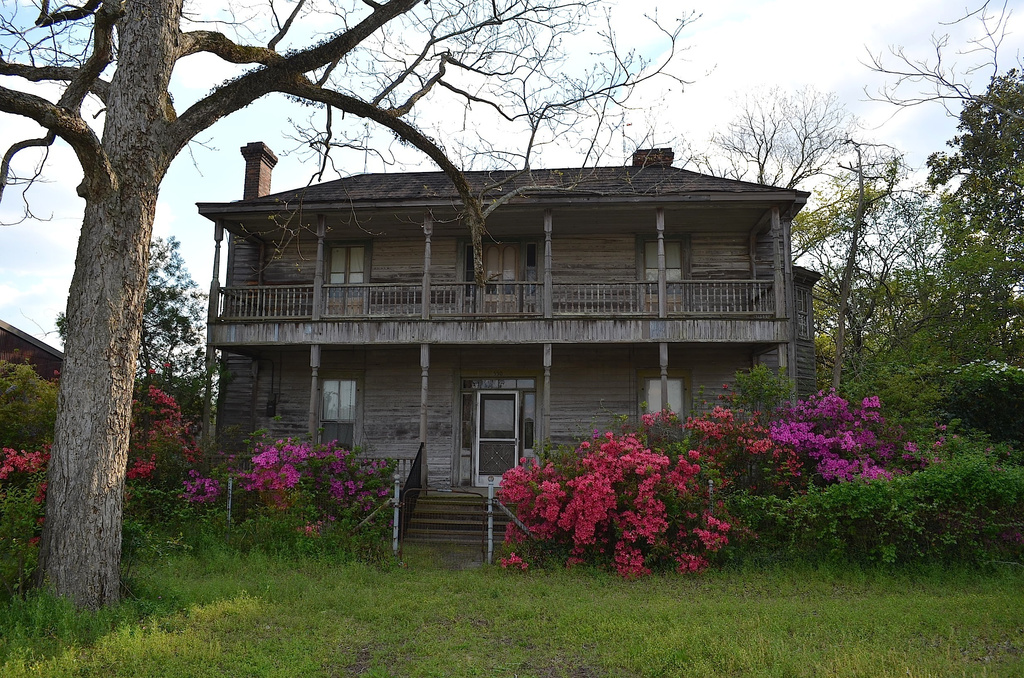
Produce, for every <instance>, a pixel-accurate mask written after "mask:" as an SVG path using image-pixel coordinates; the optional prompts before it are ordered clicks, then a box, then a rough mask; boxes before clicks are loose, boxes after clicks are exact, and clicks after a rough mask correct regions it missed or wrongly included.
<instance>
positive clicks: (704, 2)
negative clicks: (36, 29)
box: [0, 0, 1024, 345]
mask: <svg viewBox="0 0 1024 678" xmlns="http://www.w3.org/2000/svg"><path fill="white" fill-rule="evenodd" d="M980 1H981V0H976V2H974V3H969V7H972V8H973V7H976V6H977V3H978V2H980ZM615 2H616V13H615V14H614V15H613V22H614V25H615V26H616V28H617V29H618V31H619V33H620V40H621V42H622V43H623V44H642V42H643V41H644V40H645V36H646V35H648V32H647V29H646V28H645V25H644V23H643V22H642V21H641V17H642V15H643V14H644V13H648V14H653V13H654V12H657V13H658V15H659V17H660V18H663V19H664V18H666V17H669V16H676V15H678V14H679V13H680V11H682V10H683V9H692V10H695V11H696V12H697V13H698V14H700V15H701V16H700V18H699V19H698V20H696V21H695V22H694V23H693V24H692V25H691V26H690V27H689V28H687V29H686V30H685V32H684V33H683V43H684V44H685V45H686V46H688V51H687V52H686V54H685V57H684V59H683V60H681V61H679V62H678V63H677V64H676V66H675V67H674V68H675V72H676V73H678V74H679V75H680V76H681V77H682V78H684V79H686V80H687V81H690V82H692V84H690V85H688V86H687V87H686V88H685V90H684V91H680V88H679V87H678V86H675V87H673V88H672V90H671V91H660V90H659V91H657V92H654V91H648V92H647V96H648V97H655V98H660V99H663V100H664V102H665V108H664V111H665V114H664V115H663V116H662V119H661V122H660V127H659V133H660V134H662V136H664V137H665V138H663V139H662V138H655V139H653V141H654V142H655V143H656V144H664V143H670V142H671V141H672V140H673V138H676V139H678V138H682V139H685V140H686V141H687V142H688V143H689V144H690V145H691V146H693V147H697V148H701V147H704V146H706V145H707V140H708V137H709V135H710V133H711V132H712V131H713V130H715V129H720V128H721V127H722V126H723V125H724V123H725V122H727V121H728V120H729V119H730V118H731V117H732V116H733V112H734V111H735V102H736V100H737V98H739V97H742V96H743V94H744V93H745V92H748V91H751V90H753V89H755V88H757V87H771V86H779V87H781V88H783V89H784V90H790V91H792V90H796V89H799V88H801V87H804V86H807V85H811V86H813V87H815V88H817V89H818V90H819V91H825V92H828V91H834V92H836V93H837V94H838V96H839V97H840V98H841V100H842V101H843V103H844V104H845V105H846V107H847V108H848V109H849V110H850V111H851V112H853V113H854V114H856V115H857V116H858V118H859V119H860V120H861V122H862V124H863V126H864V128H865V132H864V134H865V136H867V137H869V138H873V139H874V140H876V141H879V142H884V143H888V144H891V145H893V146H896V147H897V148H899V149H901V150H903V151H904V152H905V153H907V157H908V160H909V161H910V162H911V163H912V164H915V165H918V166H920V165H923V163H924V161H925V159H926V158H927V156H928V154H929V153H931V152H934V151H937V150H941V149H942V148H943V147H944V144H945V142H946V140H948V139H949V138H950V137H951V136H952V134H953V131H954V129H955V125H956V121H955V120H954V119H951V118H949V117H948V116H947V115H946V114H945V112H944V111H943V110H942V109H941V108H940V107H938V106H924V107H918V108H914V109H910V110H904V111H897V110H895V109H894V108H893V107H892V106H890V105H887V104H883V103H878V102H872V101H869V100H867V97H866V95H865V93H864V90H865V87H866V88H867V89H868V90H869V91H876V90H877V89H878V88H879V87H880V86H881V85H883V84H884V82H885V80H884V79H883V78H882V77H881V76H879V75H878V74H875V73H872V72H871V71H870V70H869V69H868V68H867V67H866V66H865V65H864V62H865V61H867V56H868V51H869V50H870V51H871V52H874V53H885V52H887V51H888V49H889V47H890V46H896V45H901V46H904V47H905V48H906V50H907V53H908V54H912V55H915V56H918V57H920V58H921V59H925V58H928V57H929V56H931V57H934V51H933V48H932V46H931V44H930V40H931V38H932V35H933V34H938V35H941V34H944V33H950V34H951V39H950V48H949V50H947V57H948V58H951V59H954V58H955V60H956V61H958V62H959V63H960V64H961V65H962V66H963V67H966V66H968V65H970V64H972V63H974V61H976V60H977V59H978V58H979V57H978V56H977V55H957V53H956V52H957V48H963V47H965V46H966V45H967V44H968V43H967V41H968V40H969V38H971V37H972V36H974V35H977V34H978V33H979V31H980V27H979V25H978V24H977V23H976V22H965V23H961V24H953V25H944V23H943V22H950V21H953V20H955V19H956V18H958V17H960V16H962V15H963V14H964V11H965V0H862V1H861V2H859V3H856V4H852V3H838V2H828V1H822V0H692V1H688V0H615ZM1021 4H1024V0H1011V1H1010V2H1009V7H1010V9H1011V10H1013V9H1014V8H1015V7H1016V6H1017V5H1021ZM1022 9H1024V7H1022ZM1015 29H1016V30H1017V31H1019V32H1020V33H1019V34H1018V33H1016V32H1014V31H1015ZM1010 32H1011V34H1010V35H1009V36H1008V37H1007V38H1006V41H1005V42H1004V44H1003V46H1002V53H1003V57H1002V59H1003V62H1004V63H1010V62H1013V61H1015V60H1016V59H1017V57H1018V54H1019V49H1020V47H1021V46H1022V45H1024V41H1022V39H1021V38H1020V35H1024V12H1021V13H1019V15H1014V16H1012V17H1011V19H1010ZM229 74H230V73H229V70H228V69H223V70H220V69H218V68H217V67H216V64H213V63H211V62H209V61H200V60H194V61H193V62H192V63H187V62H186V63H185V64H184V65H183V66H181V67H179V70H178V71H176V78H178V79H179V80H181V81H182V82H185V83H188V82H191V81H192V79H193V78H194V79H195V84H196V87H195V89H192V90H187V89H183V90H181V92H180V93H179V99H178V103H179V108H180V107H181V104H182V103H185V100H186V99H188V98H189V97H190V96H191V97H198V96H200V95H201V94H202V93H203V92H205V91H206V90H207V89H208V87H209V85H210V84H211V81H210V80H206V81H203V82H201V80H202V77H203V76H207V77H209V76H213V80H212V83H216V82H217V81H218V80H217V78H218V77H221V76H222V77H221V79H223V77H227V75H229ZM981 81H982V82H983V81H984V80H983V79H982V80H981ZM3 84H4V85H10V84H13V83H7V82H4V83H3ZM662 87H665V88H666V89H667V88H668V83H667V82H666V83H663V85H662ZM294 114H295V113H294V111H289V109H287V108H285V107H283V106H282V105H280V103H273V102H267V103H257V104H255V105H253V106H251V107H249V108H248V109H246V110H244V111H242V112H241V113H240V114H237V115H235V116H233V117H231V118H230V119H228V120H226V121H222V122H221V123H218V125H217V126H215V127H213V128H212V129H211V130H210V131H209V133H207V134H205V135H204V136H203V137H202V139H203V140H204V141H206V144H205V146H198V145H195V146H193V148H192V149H191V151H192V152H191V153H188V152H186V153H184V154H182V156H180V157H179V158H178V159H177V160H176V161H175V162H174V164H173V165H172V167H171V170H170V172H169V174H168V176H167V179H166V180H165V182H164V185H163V188H162V191H161V195H160V201H159V205H158V210H157V220H156V224H155V234H156V235H159V236H163V237H167V236H171V235H173V236H175V237H177V238H178V239H179V240H180V241H181V242H182V251H183V253H184V255H185V258H186V261H187V264H188V267H189V270H190V271H191V273H192V277H193V278H194V279H195V280H196V281H197V282H198V283H199V284H200V285H201V286H202V287H204V288H205V287H206V286H207V285H208V284H209V276H210V270H211V266H212V255H213V239H212V225H211V223H210V222H208V221H207V220H206V219H203V218H201V217H199V216H198V214H197V213H196V208H195V203H196V202H210V201H213V202H217V201H227V200H234V199H237V198H240V197H241V190H242V188H241V185H242V169H243V165H242V159H241V156H240V155H239V152H238V149H239V148H240V147H241V146H242V145H244V144H245V143H247V142H249V141H256V140H262V141H265V142H266V143H267V144H268V145H269V146H270V147H271V148H273V149H274V150H275V151H278V152H279V154H280V151H283V150H284V149H287V148H290V147H292V146H293V145H294V142H292V141H289V140H287V139H286V138H285V137H284V136H283V135H285V134H287V132H288V129H289V127H288V125H287V122H286V120H285V118H286V117H287V116H288V115H294ZM34 133H35V130H34V129H33V126H32V125H31V124H27V123H23V122H21V121H19V120H18V119H16V118H13V117H10V116H4V115H0V146H2V147H3V148H4V149H6V148H7V146H8V145H9V143H10V141H12V140H15V139H17V138H24V137H26V136H31V135H34ZM352 160H353V161H354V164H355V165H356V166H354V167H349V168H346V169H347V170H348V171H353V172H355V171H361V170H362V162H361V161H360V160H359V159H356V158H353V159H352ZM609 160H611V159H609ZM615 160H616V161H618V160H619V158H616V159H615ZM312 171H313V168H312V167H310V166H308V165H303V164H302V162H301V161H300V159H299V158H298V157H297V156H294V155H289V156H285V155H282V157H281V162H280V164H279V165H278V166H277V168H276V170H275V172H274V189H275V190H283V189H286V188H290V187H293V186H297V185H302V184H305V183H306V182H307V180H308V178H309V176H310V174H311V173H312ZM43 176H44V177H45V178H46V179H47V183H45V184H43V185H40V186H38V187H37V188H36V189H34V193H33V194H31V195H32V200H31V206H32V210H33V212H34V214H35V216H36V217H38V218H37V219H29V220H25V221H22V222H21V223H18V224H15V225H3V226H0V319H3V320H5V321H7V322H9V323H12V324H14V325H16V326H18V327H20V328H22V329H23V330H25V331H26V332H29V333H31V334H34V335H36V336H38V337H40V338H43V339H44V340H47V341H50V342H51V343H54V344H57V345H59V340H58V338H57V337H56V333H55V332H54V319H55V318H56V316H57V314H58V313H59V312H61V311H63V309H64V305H65V302H66V297H67V289H68V285H69V283H70V280H71V274H72V271H73V266H74V259H75V247H76V242H77V237H78V227H79V223H80V219H81V210H82V204H83V203H82V200H81V199H79V198H78V197H77V196H76V194H75V192H74V188H75V186H76V184H77V183H78V181H79V178H80V176H81V175H80V172H79V171H78V170H77V167H76V162H75V159H74V157H73V155H72V154H71V153H70V151H69V150H68V149H67V148H66V147H56V148H54V149H53V150H52V152H51V153H50V161H49V163H48V165H47V167H46V169H45V172H44V175H43ZM22 207H23V206H22V204H21V202H20V198H19V196H18V195H17V194H16V193H14V192H10V191H9V195H8V196H6V197H5V199H4V204H3V205H0V222H3V223H4V224H9V223H10V222H12V221H16V220H17V217H18V216H19V215H20V214H21V213H22Z"/></svg>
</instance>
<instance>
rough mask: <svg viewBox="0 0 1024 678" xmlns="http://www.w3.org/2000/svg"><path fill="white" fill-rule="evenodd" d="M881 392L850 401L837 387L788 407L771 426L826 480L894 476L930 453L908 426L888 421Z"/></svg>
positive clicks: (776, 440)
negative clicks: (906, 431)
mask: <svg viewBox="0 0 1024 678" xmlns="http://www.w3.org/2000/svg"><path fill="white" fill-rule="evenodd" d="M881 405H882V404H881V402H880V401H879V399H878V397H877V396H873V397H869V398H864V399H863V401H862V402H861V403H860V405H851V404H850V403H849V402H847V401H846V400H845V399H844V398H842V397H840V396H839V395H837V394H836V393H835V392H834V391H832V392H829V393H825V392H821V393H818V394H817V395H814V396H811V397H810V398H808V399H807V400H802V401H800V402H798V403H797V404H796V405H793V406H792V407H790V408H787V409H784V410H783V411H782V412H781V413H780V415H779V418H778V419H776V420H775V421H772V422H771V424H770V426H769V430H770V433H769V436H770V439H771V441H772V443H773V444H775V445H780V446H784V447H787V448H789V449H791V450H793V451H794V452H795V454H796V455H797V456H798V457H799V458H800V459H802V460H805V463H806V465H807V466H808V467H810V468H812V469H813V470H814V472H815V473H816V474H817V477H818V478H820V480H821V481H823V482H824V483H825V484H828V483H833V482H844V481H850V480H854V479H856V478H861V479H864V480H876V479H884V480H890V479H891V478H892V477H893V475H894V474H899V473H903V472H905V471H908V470H912V469H916V468H921V467H922V466H923V465H925V463H926V462H927V459H926V458H925V457H923V456H921V454H920V453H919V451H918V448H917V445H916V444H915V443H913V442H912V441H906V440H904V439H903V431H902V429H900V428H898V427H893V426H889V425H887V424H886V422H885V419H884V418H883V417H882V414H881V411H880V409H881Z"/></svg>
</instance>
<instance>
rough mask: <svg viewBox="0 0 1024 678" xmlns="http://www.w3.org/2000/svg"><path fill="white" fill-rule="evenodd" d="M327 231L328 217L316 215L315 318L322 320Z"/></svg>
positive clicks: (315, 319)
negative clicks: (325, 238) (325, 236)
mask: <svg viewBox="0 0 1024 678" xmlns="http://www.w3.org/2000/svg"><path fill="white" fill-rule="evenodd" d="M326 232H327V217H325V216H324V215H323V214H318V215H316V267H315V268H314V269H313V320H314V322H315V321H317V320H320V313H321V311H322V309H323V307H324V234H325V233H326Z"/></svg>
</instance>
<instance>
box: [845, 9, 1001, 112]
mask: <svg viewBox="0 0 1024 678" xmlns="http://www.w3.org/2000/svg"><path fill="white" fill-rule="evenodd" d="M990 4H991V3H990V1H986V2H984V3H982V4H981V6H979V7H978V8H976V9H974V10H965V13H964V14H963V15H962V16H960V17H959V18H957V19H955V20H954V21H951V22H946V23H944V24H943V25H953V24H958V23H963V22H966V21H968V20H974V21H977V22H978V23H979V24H980V34H979V35H978V36H977V37H975V38H971V39H970V40H968V43H967V47H966V48H964V49H962V50H959V51H958V52H957V54H959V55H971V56H972V57H977V58H976V60H975V63H974V64H973V65H970V66H968V67H966V68H964V69H963V70H962V71H961V70H958V69H957V64H956V63H955V62H954V63H948V62H947V59H946V55H947V52H948V51H949V49H950V39H951V38H950V35H949V34H948V33H946V34H942V35H933V36H932V39H931V43H932V50H933V52H934V54H932V55H931V56H930V57H923V58H919V57H915V56H912V55H910V54H908V53H907V51H906V49H905V48H904V47H902V46H899V45H895V46H891V47H889V50H888V52H889V56H890V57H892V59H894V61H895V64H894V65H893V64H892V63H891V62H889V60H888V59H887V58H886V57H885V56H884V55H883V54H882V53H881V52H879V53H874V52H871V51H870V50H869V51H868V61H867V63H866V64H865V65H866V66H867V67H868V68H870V69H871V70H873V71H875V72H876V73H881V74H883V75H886V76H889V77H890V78H891V80H890V81H889V82H887V83H886V84H885V85H883V86H882V87H880V88H879V89H878V90H877V91H875V92H871V91H869V90H868V89H867V88H865V90H864V92H865V94H866V95H867V97H868V99H870V100H871V101H884V102H886V103H890V104H893V105H895V106H899V107H901V108H909V107H913V106H919V105H921V104H927V103H939V104H941V105H942V106H943V108H945V110H946V113H947V114H948V115H950V116H951V117H954V118H955V117H959V115H960V110H959V109H960V107H961V106H962V105H963V104H965V103H967V102H970V101H978V102H981V103H984V104H987V105H992V106H994V107H995V108H996V110H1000V111H1001V112H1003V113H1006V114H1007V115H1011V116H1014V117H1016V116H1017V115H1018V114H1017V113H1016V112H1014V111H1010V110H1003V109H1002V108H999V107H998V106H997V105H996V104H995V103H994V102H991V101H988V100H987V99H986V97H985V94H984V92H978V91H976V90H974V89H972V83H971V81H970V76H973V75H976V74H979V75H981V76H982V79H983V81H984V82H983V83H982V84H983V87H987V86H988V84H989V82H991V81H992V79H993V78H995V77H996V76H998V75H999V73H1000V69H1001V65H1000V57H1001V51H1000V50H1001V48H1002V45H1003V42H1004V40H1005V39H1006V36H1007V35H1009V21H1010V17H1011V16H1012V14H1013V11H1012V10H1011V9H1010V7H1009V0H1004V1H1003V3H1002V4H1001V5H1000V6H999V9H998V11H997V12H992V11H990V8H989V5H990ZM1017 61H1018V66H1019V65H1020V58H1019V56H1018V59H1017ZM908 90H909V91H908Z"/></svg>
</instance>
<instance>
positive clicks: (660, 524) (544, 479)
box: [498, 432, 731, 578]
mask: <svg viewBox="0 0 1024 678" xmlns="http://www.w3.org/2000/svg"><path fill="white" fill-rule="evenodd" d="M701 461H702V458H701V453H700V452H699V451H697V450H689V451H687V452H686V453H684V454H667V453H665V452H664V451H661V450H652V449H650V448H649V447H648V446H647V444H646V439H645V436H644V435H643V433H642V432H638V433H625V434H615V433H612V432H608V433H605V434H604V435H603V436H600V435H596V436H595V437H594V438H593V439H592V440H589V441H584V442H582V443H580V444H579V446H578V447H577V448H576V450H575V453H574V454H566V455H564V456H562V457H561V458H559V459H557V460H553V461H548V462H546V463H544V464H542V465H540V466H520V467H516V468H514V469H512V470H511V471H508V472H506V473H505V475H504V477H503V479H502V483H501V489H500V490H499V494H498V496H499V499H500V500H501V501H502V502H504V503H506V504H514V505H515V507H516V514H517V516H518V518H519V519H520V520H521V521H522V522H523V524H524V525H526V526H527V527H528V528H529V530H530V533H531V535H532V540H528V538H527V536H526V535H525V534H523V533H522V531H520V530H519V529H518V528H516V527H515V526H513V525H510V526H508V527H507V528H506V533H505V540H506V544H507V545H508V547H509V548H514V549H516V550H519V551H523V552H524V553H526V552H529V550H530V549H531V547H533V548H532V551H533V556H534V557H538V558H541V559H552V560H557V561H561V562H564V563H565V565H566V566H573V565H576V564H582V563H589V564H596V565H599V566H604V567H608V568H610V569H613V570H614V571H616V572H617V573H618V574H620V575H621V576H623V577H627V578H635V577H640V576H643V575H645V574H649V573H650V572H651V571H652V570H653V569H666V568H668V567H674V568H675V569H677V570H679V571H684V572H696V571H700V570H703V569H704V568H706V567H708V565H709V564H710V561H709V558H710V557H711V555H712V554H714V553H715V552H717V551H719V550H720V549H721V548H722V547H723V546H724V545H725V544H727V543H728V536H727V535H728V533H729V531H730V529H731V525H730V523H729V522H728V519H727V517H726V516H725V515H724V513H723V509H722V508H721V506H719V507H717V508H716V512H717V513H719V517H716V516H715V515H713V514H712V512H711V507H710V504H709V497H708V494H707V490H706V486H705V485H704V484H703V483H701V482H700V481H699V480H698V475H699V474H700V471H701V466H700V462H701ZM513 556H514V558H513ZM506 561H507V562H503V563H502V564H503V565H504V566H505V567H518V568H522V569H525V567H526V562H527V561H526V560H524V559H523V557H522V555H516V554H515V553H513V555H510V556H509V558H508V559H506Z"/></svg>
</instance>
